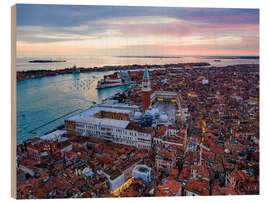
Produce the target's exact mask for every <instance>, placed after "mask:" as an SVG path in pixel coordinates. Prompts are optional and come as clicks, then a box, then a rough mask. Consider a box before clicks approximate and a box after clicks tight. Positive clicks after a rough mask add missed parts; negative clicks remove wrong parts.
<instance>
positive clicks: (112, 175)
mask: <svg viewBox="0 0 270 203" xmlns="http://www.w3.org/2000/svg"><path fill="white" fill-rule="evenodd" d="M103 173H104V175H105V176H106V178H107V179H108V181H109V186H110V190H111V191H112V192H114V191H115V190H116V189H118V188H119V187H120V186H122V185H123V184H124V181H125V178H124V174H123V173H122V172H121V171H120V170H118V169H115V170H113V169H108V170H105V171H104V172H103Z"/></svg>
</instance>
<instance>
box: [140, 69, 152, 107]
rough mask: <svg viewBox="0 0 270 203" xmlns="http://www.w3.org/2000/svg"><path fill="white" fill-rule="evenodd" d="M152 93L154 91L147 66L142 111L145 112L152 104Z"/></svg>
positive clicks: (143, 83) (143, 86) (143, 82)
mask: <svg viewBox="0 0 270 203" xmlns="http://www.w3.org/2000/svg"><path fill="white" fill-rule="evenodd" d="M151 93H152V89H151V83H150V79H149V72H148V69H147V68H145V69H144V73H143V80H142V111H143V112H145V111H146V110H147V109H148V108H149V106H150V103H151V98H150V96H151Z"/></svg>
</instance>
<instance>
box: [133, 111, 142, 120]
mask: <svg viewBox="0 0 270 203" xmlns="http://www.w3.org/2000/svg"><path fill="white" fill-rule="evenodd" d="M141 117H142V113H141V112H139V111H136V112H135V114H134V118H135V119H140V118H141Z"/></svg>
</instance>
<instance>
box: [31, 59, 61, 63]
mask: <svg viewBox="0 0 270 203" xmlns="http://www.w3.org/2000/svg"><path fill="white" fill-rule="evenodd" d="M28 62H29V63H58V62H66V60H42V59H38V60H31V61H28Z"/></svg>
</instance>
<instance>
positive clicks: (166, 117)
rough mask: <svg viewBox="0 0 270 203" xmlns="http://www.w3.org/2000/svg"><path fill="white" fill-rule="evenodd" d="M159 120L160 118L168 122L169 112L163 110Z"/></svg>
mask: <svg viewBox="0 0 270 203" xmlns="http://www.w3.org/2000/svg"><path fill="white" fill-rule="evenodd" d="M159 120H160V121H161V122H167V121H168V116H167V114H166V113H164V112H163V113H162V114H161V115H160V116H159Z"/></svg>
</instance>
